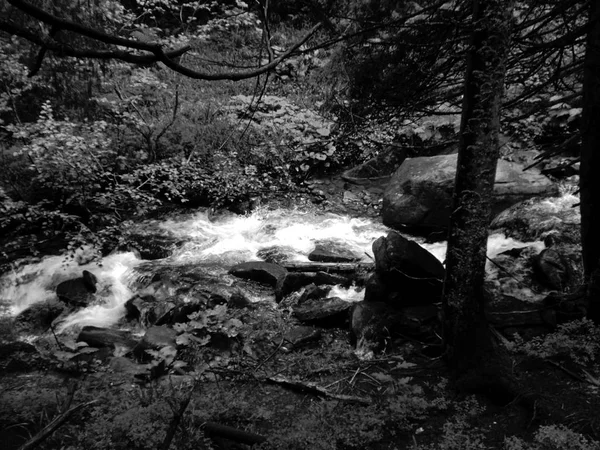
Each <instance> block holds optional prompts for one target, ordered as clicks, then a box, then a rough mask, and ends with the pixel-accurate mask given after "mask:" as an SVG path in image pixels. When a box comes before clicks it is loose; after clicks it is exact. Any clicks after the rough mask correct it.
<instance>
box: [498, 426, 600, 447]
mask: <svg viewBox="0 0 600 450" xmlns="http://www.w3.org/2000/svg"><path fill="white" fill-rule="evenodd" d="M598 448H600V442H596V441H594V440H590V439H587V438H585V437H584V436H583V435H581V434H579V433H576V432H574V431H572V430H570V429H569V428H567V427H565V426H563V425H546V426H541V427H540V428H539V430H538V431H537V432H536V433H535V436H534V442H533V443H527V442H525V441H523V440H522V439H521V438H518V437H515V436H511V437H507V438H506V439H505V440H504V449H505V450H591V449H598Z"/></svg>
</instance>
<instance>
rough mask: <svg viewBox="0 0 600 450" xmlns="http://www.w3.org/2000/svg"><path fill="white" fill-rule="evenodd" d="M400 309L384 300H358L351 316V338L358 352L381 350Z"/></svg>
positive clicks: (365, 352)
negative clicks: (392, 307)
mask: <svg viewBox="0 0 600 450" xmlns="http://www.w3.org/2000/svg"><path fill="white" fill-rule="evenodd" d="M397 316H398V311H393V310H392V309H391V308H390V307H389V306H388V305H386V304H385V303H383V302H358V303H356V304H355V305H354V306H353V307H352V314H351V316H350V331H351V340H352V342H353V343H354V345H355V346H356V349H357V351H358V353H360V354H367V353H368V352H375V351H378V350H381V349H382V348H383V347H384V346H385V341H386V339H389V338H390V331H391V330H392V328H393V326H394V322H396V321H397Z"/></svg>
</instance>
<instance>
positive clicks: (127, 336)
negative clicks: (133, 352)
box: [77, 326, 136, 349]
mask: <svg viewBox="0 0 600 450" xmlns="http://www.w3.org/2000/svg"><path fill="white" fill-rule="evenodd" d="M77 342H85V343H86V344H87V345H89V346H90V347H96V348H103V347H109V348H117V347H120V348H122V347H125V348H128V349H132V348H133V347H134V346H135V344H136V342H135V340H133V339H132V338H131V333H129V332H127V331H120V330H113V329H110V328H102V327H94V326H85V327H83V328H82V329H81V331H80V332H79V336H77Z"/></svg>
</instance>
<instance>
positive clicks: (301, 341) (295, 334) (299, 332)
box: [282, 326, 321, 351]
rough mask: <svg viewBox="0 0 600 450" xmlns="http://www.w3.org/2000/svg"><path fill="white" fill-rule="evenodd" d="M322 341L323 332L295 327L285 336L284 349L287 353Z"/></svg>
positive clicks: (304, 327) (311, 328) (316, 329)
mask: <svg viewBox="0 0 600 450" xmlns="http://www.w3.org/2000/svg"><path fill="white" fill-rule="evenodd" d="M319 339H321V330H319V329H318V328H315V327H306V326H300V327H294V328H292V329H291V330H290V331H288V332H287V333H285V335H284V336H283V346H282V348H283V349H284V350H287V351H292V350H295V349H298V348H300V347H302V346H304V345H307V344H309V343H311V342H316V341H318V340H319Z"/></svg>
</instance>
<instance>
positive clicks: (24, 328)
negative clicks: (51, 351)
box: [15, 300, 65, 333]
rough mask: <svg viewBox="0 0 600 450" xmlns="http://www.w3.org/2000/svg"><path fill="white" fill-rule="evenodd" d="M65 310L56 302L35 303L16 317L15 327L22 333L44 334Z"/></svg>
mask: <svg viewBox="0 0 600 450" xmlns="http://www.w3.org/2000/svg"><path fill="white" fill-rule="evenodd" d="M64 310H65V306H64V305H63V304H62V303H59V302H57V301H54V300H49V301H45V302H38V303H34V304H33V305H31V306H30V307H29V308H27V309H25V310H23V311H21V312H20V313H19V314H18V315H17V317H15V327H16V328H17V329H18V330H19V331H20V332H22V333H43V332H45V331H46V330H48V328H50V325H52V322H53V321H54V319H56V318H57V317H58V316H60V315H61V314H62V312H63V311H64Z"/></svg>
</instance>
